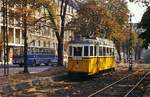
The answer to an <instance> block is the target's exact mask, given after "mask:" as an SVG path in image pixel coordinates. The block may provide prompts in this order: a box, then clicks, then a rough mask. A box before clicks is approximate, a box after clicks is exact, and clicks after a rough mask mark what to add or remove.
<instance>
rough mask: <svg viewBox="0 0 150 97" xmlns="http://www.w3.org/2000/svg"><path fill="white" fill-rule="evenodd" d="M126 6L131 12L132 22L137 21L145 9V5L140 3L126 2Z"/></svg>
mask: <svg viewBox="0 0 150 97" xmlns="http://www.w3.org/2000/svg"><path fill="white" fill-rule="evenodd" d="M128 8H129V10H130V13H131V14H132V16H133V17H132V23H138V22H140V21H141V18H142V16H143V14H144V12H145V11H146V7H143V6H142V4H140V3H133V2H128Z"/></svg>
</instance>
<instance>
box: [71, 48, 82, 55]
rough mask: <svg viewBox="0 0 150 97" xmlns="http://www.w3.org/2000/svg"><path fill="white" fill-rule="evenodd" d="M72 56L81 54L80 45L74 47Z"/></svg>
mask: <svg viewBox="0 0 150 97" xmlns="http://www.w3.org/2000/svg"><path fill="white" fill-rule="evenodd" d="M73 55H74V56H82V47H74V54H73Z"/></svg>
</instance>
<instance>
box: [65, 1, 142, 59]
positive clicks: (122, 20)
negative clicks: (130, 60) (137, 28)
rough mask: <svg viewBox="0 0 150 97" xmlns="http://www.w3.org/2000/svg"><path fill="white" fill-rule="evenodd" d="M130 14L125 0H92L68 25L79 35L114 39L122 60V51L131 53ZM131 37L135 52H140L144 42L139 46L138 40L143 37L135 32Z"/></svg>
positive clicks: (81, 8)
mask: <svg viewBox="0 0 150 97" xmlns="http://www.w3.org/2000/svg"><path fill="white" fill-rule="evenodd" d="M128 15H129V10H128V8H127V2H125V1H124V0H107V2H106V1H105V0H90V1H88V2H86V3H85V4H83V5H81V7H80V9H79V12H78V15H77V16H76V18H73V19H72V21H71V22H70V23H68V25H67V26H68V28H69V29H71V30H72V31H73V32H74V33H75V35H77V36H78V35H82V36H83V37H101V38H108V39H111V40H113V41H114V43H115V45H116V49H117V52H118V55H119V60H120V61H121V60H122V57H121V52H124V54H126V55H128V53H129V52H128V51H129V46H130V43H129V39H130V32H131V30H130V26H129V22H128V20H129V16H128ZM131 38H132V39H131V40H132V41H131V42H132V48H133V49H134V51H135V52H139V51H140V50H139V49H140V48H141V45H142V43H141V45H139V47H138V41H139V40H141V39H138V35H137V34H136V33H135V32H132V33H131ZM137 47H138V48H139V49H138V50H137ZM124 56H125V55H124ZM135 56H137V55H135ZM138 56H140V54H138ZM138 58H139V57H138Z"/></svg>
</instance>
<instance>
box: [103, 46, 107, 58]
mask: <svg viewBox="0 0 150 97" xmlns="http://www.w3.org/2000/svg"><path fill="white" fill-rule="evenodd" d="M103 56H106V47H103Z"/></svg>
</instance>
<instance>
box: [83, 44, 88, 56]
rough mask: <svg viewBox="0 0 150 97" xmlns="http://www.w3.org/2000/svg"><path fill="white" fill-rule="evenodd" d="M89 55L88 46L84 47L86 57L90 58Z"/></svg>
mask: <svg viewBox="0 0 150 97" xmlns="http://www.w3.org/2000/svg"><path fill="white" fill-rule="evenodd" d="M88 55H89V49H88V46H84V56H88Z"/></svg>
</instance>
